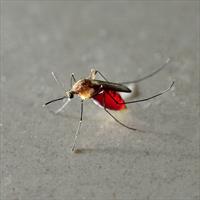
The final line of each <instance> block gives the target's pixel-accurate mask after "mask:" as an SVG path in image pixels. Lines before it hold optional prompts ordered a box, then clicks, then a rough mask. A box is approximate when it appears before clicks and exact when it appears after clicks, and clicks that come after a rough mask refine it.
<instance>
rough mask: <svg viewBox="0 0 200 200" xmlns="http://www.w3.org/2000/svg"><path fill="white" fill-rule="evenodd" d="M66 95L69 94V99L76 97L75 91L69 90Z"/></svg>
mask: <svg viewBox="0 0 200 200" xmlns="http://www.w3.org/2000/svg"><path fill="white" fill-rule="evenodd" d="M65 94H66V96H67V98H69V99H73V98H74V92H73V91H71V90H70V91H67V92H66V93H65Z"/></svg>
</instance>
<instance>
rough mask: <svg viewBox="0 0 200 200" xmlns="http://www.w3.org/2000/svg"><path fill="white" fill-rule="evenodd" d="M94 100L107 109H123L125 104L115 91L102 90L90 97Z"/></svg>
mask: <svg viewBox="0 0 200 200" xmlns="http://www.w3.org/2000/svg"><path fill="white" fill-rule="evenodd" d="M92 98H93V100H94V102H95V103H97V104H98V105H100V106H102V107H104V106H105V108H107V109H109V110H123V109H125V108H126V104H125V102H124V100H123V99H122V97H121V95H120V94H119V93H118V92H116V91H110V90H108V91H102V92H101V93H99V94H97V95H95V96H94V97H92Z"/></svg>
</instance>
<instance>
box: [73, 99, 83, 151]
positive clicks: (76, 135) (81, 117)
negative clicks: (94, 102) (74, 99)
mask: <svg viewBox="0 0 200 200" xmlns="http://www.w3.org/2000/svg"><path fill="white" fill-rule="evenodd" d="M82 120H83V100H81V116H80V121H79V124H78V128H77V130H76V134H75V137H74V143H73V146H72V151H74V150H75V146H76V140H77V137H78V134H79V133H80V131H79V130H80V128H81V124H82Z"/></svg>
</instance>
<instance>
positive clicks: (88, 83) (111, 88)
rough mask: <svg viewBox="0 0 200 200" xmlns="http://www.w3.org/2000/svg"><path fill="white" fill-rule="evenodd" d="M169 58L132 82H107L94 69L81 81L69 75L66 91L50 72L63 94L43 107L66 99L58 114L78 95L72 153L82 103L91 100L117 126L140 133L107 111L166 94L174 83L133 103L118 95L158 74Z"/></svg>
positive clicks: (78, 129) (73, 146) (81, 119)
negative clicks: (77, 111)
mask: <svg viewBox="0 0 200 200" xmlns="http://www.w3.org/2000/svg"><path fill="white" fill-rule="evenodd" d="M170 60H171V59H170V58H168V59H167V60H166V61H165V63H164V64H162V65H161V66H160V67H159V68H158V69H156V70H155V71H153V72H152V73H151V74H149V75H147V76H144V77H142V78H140V79H137V80H134V81H127V82H121V83H114V82H110V81H108V79H107V78H106V77H105V76H104V75H103V74H102V73H101V72H100V71H98V70H96V69H91V71H90V74H89V76H88V77H87V78H84V79H81V80H78V81H77V80H76V78H75V76H74V74H73V73H72V74H71V89H70V90H68V91H66V90H65V89H64V86H63V85H62V84H61V82H60V81H59V80H58V79H57V77H56V76H55V74H54V73H53V72H52V75H53V77H54V79H55V81H56V82H57V83H58V84H59V85H61V86H62V88H63V89H64V90H65V94H64V96H62V97H59V98H56V99H53V100H51V101H48V102H47V103H45V104H44V106H47V105H49V104H51V103H53V102H56V101H60V100H63V99H67V101H66V102H65V103H64V104H63V105H62V106H61V108H59V109H58V110H57V111H56V113H59V112H60V111H62V110H63V109H64V107H65V106H66V105H67V104H68V103H69V102H70V100H71V99H73V98H74V96H75V95H78V96H79V97H80V99H81V110H80V121H79V124H78V127H77V130H76V133H75V136H74V142H73V145H72V151H73V152H74V151H75V147H76V142H77V137H78V135H79V133H80V128H81V124H82V121H83V102H84V101H85V100H88V99H92V100H93V101H94V102H95V103H96V104H98V105H99V106H100V107H102V108H103V109H104V111H105V112H106V113H107V114H108V115H110V117H112V118H113V119H114V120H115V121H116V122H117V123H118V124H120V125H122V126H123V127H125V128H128V129H130V130H133V131H142V130H139V129H137V128H135V127H130V126H128V125H126V124H124V123H123V122H121V121H120V120H118V119H117V118H116V117H115V116H114V115H113V114H111V113H110V111H109V110H114V111H120V110H123V109H125V108H126V105H127V104H132V103H138V102H144V101H148V100H150V99H153V98H156V97H158V96H161V95H162V94H164V93H166V92H168V91H169V90H170V89H171V88H172V86H173V85H174V81H172V83H171V84H170V86H169V87H168V88H167V89H165V90H163V91H160V92H158V93H156V94H155V95H153V96H150V97H147V98H143V99H138V100H133V101H125V100H124V99H123V98H122V96H121V95H120V92H123V93H131V92H132V91H131V89H130V88H128V87H127V86H126V84H130V83H138V82H140V81H143V80H145V79H147V78H149V77H151V76H153V75H155V74H156V73H158V72H159V71H160V70H162V69H163V68H164V67H165V66H166V65H167V64H168V63H169V62H170ZM97 74H98V75H100V77H101V78H102V79H103V80H98V79H96V75H97ZM143 132H144V131H143Z"/></svg>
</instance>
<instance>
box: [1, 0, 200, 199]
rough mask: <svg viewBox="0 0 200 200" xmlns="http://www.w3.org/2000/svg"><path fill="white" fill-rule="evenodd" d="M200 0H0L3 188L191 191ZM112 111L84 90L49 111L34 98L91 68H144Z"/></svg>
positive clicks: (55, 193) (29, 194)
mask: <svg viewBox="0 0 200 200" xmlns="http://www.w3.org/2000/svg"><path fill="white" fill-rule="evenodd" d="M199 10H200V5H199V1H169V2H167V1H148V2H147V1H141V2H139V1H29V2H27V1H18V0H17V1H11V0H8V1H1V55H2V56H1V123H0V126H1V127H0V128H1V199H2V200H27V199H29V200H47V199H48V200H54V199H56V200H62V199H63V200H64V199H72V200H79V199H95V200H96V199H98V200H102V199H105V200H111V199H113V200H116V199H117V200H128V199H131V200H132V199H137V200H138V199H141V200H145V199H149V200H150V199H152V200H160V199H162V200H174V199H180V200H198V199H199V198H200V195H199V193H200V192H199V180H200V179H199V178H200V176H199V175H200V172H199V141H200V140H199V134H198V133H199V44H200V43H199V42H200V41H199V33H200V31H199V13H200V11H199ZM168 57H172V58H173V59H172V62H170V63H169V65H168V66H167V67H166V68H165V69H164V70H162V71H161V72H159V74H157V75H156V76H154V77H152V78H150V79H148V80H145V81H143V82H141V83H139V85H138V90H139V96H138V97H137V98H143V97H148V96H151V95H153V94H155V93H157V92H158V91H160V90H163V89H166V88H167V87H168V85H169V84H170V82H171V81H172V80H175V86H174V87H173V89H172V91H170V92H168V93H167V94H165V95H163V96H161V97H159V98H156V99H154V100H152V101H149V102H144V103H138V104H134V105H128V109H127V110H126V111H125V112H119V113H113V112H112V113H113V114H114V115H115V116H116V117H118V118H119V119H120V120H121V121H123V122H124V123H126V124H127V125H129V126H134V127H137V128H142V129H145V130H146V132H145V133H139V132H132V131H130V130H128V129H125V128H124V127H122V126H120V125H119V124H117V123H115V122H114V121H113V119H111V118H110V117H109V116H108V115H107V114H106V113H105V112H104V111H103V110H102V109H100V108H99V107H97V106H96V105H94V104H93V103H92V101H86V102H85V103H84V118H83V126H82V127H81V134H80V136H79V138H78V144H77V148H79V149H80V152H79V154H76V153H72V152H71V146H72V143H73V137H74V134H75V131H76V128H77V125H78V122H79V118H80V100H79V99H78V98H76V99H74V100H73V101H72V102H70V104H69V105H68V106H67V107H66V109H65V110H64V111H63V112H62V113H60V114H58V115H55V114H53V113H52V112H50V111H49V109H44V108H43V107H42V105H43V104H44V103H45V102H46V101H48V100H51V99H53V98H56V97H59V96H62V95H63V94H64V91H63V89H62V88H60V87H59V86H58V85H57V84H56V83H55V81H54V80H53V78H52V76H51V72H52V71H54V72H55V73H56V74H57V75H58V77H59V79H60V80H61V82H62V83H63V84H64V85H65V87H66V89H69V88H70V75H71V73H75V77H76V78H77V79H80V78H81V77H87V76H88V74H89V72H90V69H91V68H96V69H98V70H99V71H101V72H102V73H103V74H104V75H105V76H106V77H107V78H108V79H109V80H110V81H114V82H122V81H130V80H134V79H137V78H139V77H141V76H143V75H146V74H148V73H150V72H152V71H153V70H155V69H156V68H157V67H158V66H160V65H161V64H162V63H164V62H165V61H166V59H167V58H168Z"/></svg>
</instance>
